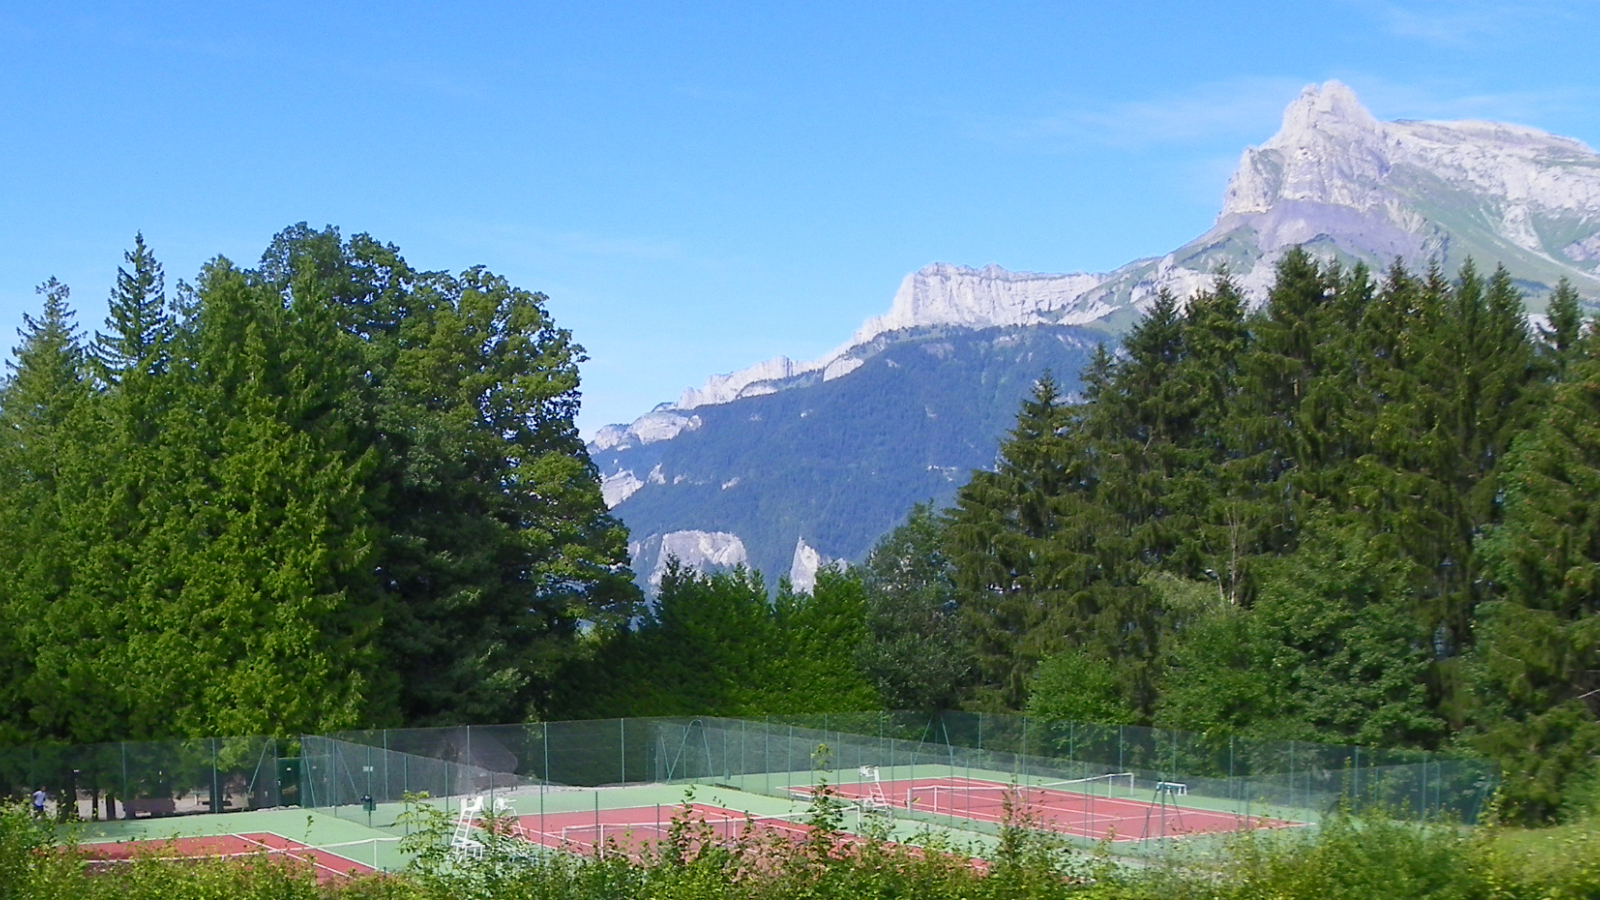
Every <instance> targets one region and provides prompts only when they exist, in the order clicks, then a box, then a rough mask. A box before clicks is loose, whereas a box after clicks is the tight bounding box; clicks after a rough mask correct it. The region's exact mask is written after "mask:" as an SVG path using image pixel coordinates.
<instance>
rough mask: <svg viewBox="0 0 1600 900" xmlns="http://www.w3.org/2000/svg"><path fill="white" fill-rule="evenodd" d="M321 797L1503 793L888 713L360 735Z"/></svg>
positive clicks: (1296, 755)
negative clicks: (935, 788) (644, 792)
mask: <svg viewBox="0 0 1600 900" xmlns="http://www.w3.org/2000/svg"><path fill="white" fill-rule="evenodd" d="M303 746H304V748H305V762H304V765H305V770H304V774H305V779H306V781H305V784H306V787H305V794H306V797H307V803H308V804H310V805H316V806H341V805H353V804H356V803H359V802H361V799H362V798H365V797H370V798H372V800H373V801H374V802H377V803H392V802H398V801H400V800H401V798H402V796H403V795H404V794H405V793H407V792H410V793H417V792H420V791H426V792H427V793H429V794H430V795H431V796H433V797H451V796H464V795H467V794H472V793H480V792H484V791H486V790H487V791H493V790H495V789H500V790H505V791H510V790H513V789H515V788H517V787H527V786H530V785H545V786H556V785H561V786H581V787H598V786H604V785H625V784H640V783H651V782H656V783H661V782H682V783H710V784H721V785H726V786H729V787H733V788H737V789H739V790H745V791H751V792H754V793H762V794H768V795H771V796H778V797H790V798H792V797H798V796H804V795H805V793H806V792H807V791H809V790H810V789H811V788H812V787H814V786H815V785H816V784H817V783H818V782H819V781H821V780H827V781H830V782H832V783H835V784H840V783H846V782H855V781H858V780H860V778H862V777H864V776H863V774H862V770H863V769H864V768H866V769H874V770H876V774H875V776H874V777H875V778H877V779H879V780H880V781H883V780H886V781H888V782H889V783H890V784H895V783H897V782H907V783H910V782H916V781H917V780H919V779H921V780H926V779H930V778H948V779H957V780H962V781H967V782H971V781H974V780H976V781H989V782H994V781H1000V782H1011V781H1015V782H1017V783H1019V784H1039V783H1041V782H1049V781H1058V780H1066V779H1077V778H1085V777H1090V776H1097V775H1111V774H1117V775H1123V774H1126V775H1129V776H1131V777H1130V778H1128V779H1126V781H1125V782H1119V783H1127V784H1130V785H1132V787H1130V788H1129V793H1130V794H1135V795H1137V794H1139V793H1140V792H1141V791H1142V792H1143V794H1145V795H1148V796H1149V798H1150V799H1152V800H1155V799H1156V796H1155V795H1156V792H1157V791H1158V790H1160V791H1164V792H1166V793H1169V794H1179V795H1181V796H1182V797H1183V798H1184V799H1183V801H1182V802H1183V803H1185V804H1187V805H1191V806H1195V807H1199V808H1205V809H1211V810H1215V811H1221V812H1233V813H1237V814H1240V815H1262V814H1268V815H1279V816H1286V817H1291V818H1295V819H1296V820H1314V819H1315V818H1316V817H1318V816H1320V815H1321V814H1323V813H1325V812H1327V811H1329V810H1331V809H1333V808H1335V807H1336V806H1340V805H1344V806H1347V807H1381V808H1383V809H1386V810H1388V811H1390V812H1391V813H1392V814H1394V815H1398V816H1402V817H1414V818H1418V819H1430V820H1449V821H1461V822H1472V821H1476V820H1477V817H1478V816H1479V814H1480V813H1481V811H1482V809H1483V805H1484V804H1485V803H1486V802H1487V800H1488V797H1489V795H1490V793H1491V791H1492V789H1493V785H1494V773H1493V769H1492V767H1491V766H1489V765H1488V764H1487V763H1485V762H1484V761H1482V760H1478V759H1475V758H1470V757H1461V756H1447V755H1444V754H1436V753H1427V752H1422V751H1383V750H1373V749H1369V748H1363V747H1355V746H1333V745H1326V744H1315V743H1308V742H1301V741H1244V740H1240V739H1236V738H1228V737H1222V738H1207V737H1205V736H1203V735H1198V734H1193V733H1189V732H1180V731H1172V730H1163V729H1154V728H1140V727H1134V726H1097V725H1086V724H1081V723H1070V722H1043V721H1040V720H1036V719H1030V718H1027V717H1023V716H1005V715H990V714H977V713H943V714H938V715H926V714H912V713H896V712H874V713H859V714H832V715H817V716H771V717H765V718H762V719H724V718H715V717H708V716H703V717H697V718H655V719H600V720H588V721H574V722H541V723H532V724H526V725H498V726H473V727H470V728H468V727H462V728H448V729H397V730H387V731H366V732H347V733H342V734H337V735H330V736H328V737H326V738H305V739H303Z"/></svg>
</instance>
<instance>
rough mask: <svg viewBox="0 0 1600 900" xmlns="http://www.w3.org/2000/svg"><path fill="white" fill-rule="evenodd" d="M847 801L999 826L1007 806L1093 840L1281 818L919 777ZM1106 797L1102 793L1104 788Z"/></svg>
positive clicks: (1216, 830) (1270, 823)
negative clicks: (877, 799) (877, 802)
mask: <svg viewBox="0 0 1600 900" xmlns="http://www.w3.org/2000/svg"><path fill="white" fill-rule="evenodd" d="M833 790H834V792H835V793H837V794H838V795H839V796H840V797H843V798H846V799H850V800H868V799H871V798H874V797H881V800H883V801H885V802H887V803H888V804H889V805H891V806H894V807H897V808H901V809H911V810H916V811H920V812H927V813H934V814H936V815H946V816H955V817H958V818H963V819H971V820H974V821H978V822H992V823H999V822H1004V821H1005V820H1006V817H1007V809H1008V806H1009V808H1010V811H1011V812H1012V814H1013V815H1017V816H1021V817H1023V818H1025V819H1027V820H1028V821H1031V823H1032V824H1033V825H1034V827H1037V828H1042V829H1047V830H1050V831H1054V832H1057V833H1059V834H1066V835H1071V836H1073V837H1081V838H1088V839H1090V840H1096V841H1098V840H1111V841H1142V840H1145V839H1148V838H1159V837H1176V836H1182V835H1191V834H1222V833H1225V832H1230V831H1242V830H1244V829H1246V828H1283V827H1286V826H1289V825H1293V824H1295V823H1293V822H1286V821H1283V820H1280V819H1267V818H1261V817H1258V816H1240V815H1235V814H1233V813H1223V812H1215V811H1212V810H1205V809H1193V808H1191V807H1185V806H1177V805H1175V804H1174V803H1173V802H1172V799H1171V798H1169V799H1168V800H1167V803H1166V805H1165V806H1164V807H1163V805H1162V804H1161V803H1159V802H1156V801H1152V800H1129V799H1125V798H1120V797H1110V796H1105V795H1104V793H1102V795H1100V796H1096V795H1095V794H1094V793H1078V792H1073V791H1064V790H1051V789H1049V788H1038V787H1027V786H1021V785H1019V786H1015V787H1013V786H1012V785H1007V784H1001V783H999V782H996V781H982V780H977V779H966V778H918V779H906V780H901V781H885V782H883V783H882V784H881V785H879V784H875V783H872V782H862V783H859V784H839V785H834V788H833ZM1101 790H1102V791H1104V789H1103V788H1102V789H1101ZM880 791H881V794H880V793H879V792H880Z"/></svg>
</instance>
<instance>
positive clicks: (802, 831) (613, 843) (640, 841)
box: [514, 803, 811, 859]
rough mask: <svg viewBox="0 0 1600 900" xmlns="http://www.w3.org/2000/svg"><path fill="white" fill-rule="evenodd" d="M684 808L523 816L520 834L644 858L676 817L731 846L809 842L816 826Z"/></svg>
mask: <svg viewBox="0 0 1600 900" xmlns="http://www.w3.org/2000/svg"><path fill="white" fill-rule="evenodd" d="M685 810H686V808H685V807H684V806H682V805H678V806H667V807H663V806H638V807H631V808H625V809H597V810H594V811H582V812H565V813H547V814H545V815H542V816H540V815H525V816H518V817H517V830H516V831H514V833H515V834H517V835H518V836H520V837H522V838H523V839H525V840H527V841H530V842H532V843H534V844H538V845H539V846H542V847H548V848H550V849H552V850H561V851H563V852H567V853H578V854H582V855H595V854H598V853H602V852H607V851H613V850H615V851H620V852H623V853H626V854H628V856H629V857H631V858H634V859H640V858H643V857H644V856H646V855H647V854H649V853H650V852H652V851H654V850H655V849H657V848H658V847H660V845H661V844H662V843H663V842H665V841H666V840H668V839H669V838H670V837H671V835H672V829H673V820H674V819H675V818H678V819H683V820H684V823H685V824H684V828H685V832H686V833H687V834H691V835H694V836H695V837H694V838H693V840H699V839H700V836H703V837H704V838H705V839H708V840H710V841H712V842H715V843H718V844H723V845H731V844H733V843H735V842H738V841H740V840H745V839H752V838H756V839H760V838H780V839H784V840H790V841H799V840H803V839H804V838H805V836H806V835H807V834H808V833H809V832H810V830H811V829H810V827H809V826H808V825H806V824H805V823H804V822H803V821H802V820H803V819H804V817H805V814H803V813H794V814H784V815H766V816H757V815H752V814H750V813H746V812H741V811H739V810H735V809H729V808H727V807H722V806H712V805H709V804H705V803H691V804H689V805H688V806H687V812H688V815H687V816H685V815H684V813H685Z"/></svg>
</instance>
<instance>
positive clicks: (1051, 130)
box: [986, 77, 1307, 150]
mask: <svg viewBox="0 0 1600 900" xmlns="http://www.w3.org/2000/svg"><path fill="white" fill-rule="evenodd" d="M1306 84H1307V82H1306V81H1305V80H1304V79H1299V78H1282V77H1243V78H1233V79H1228V80H1226V81H1214V82H1209V83H1206V84H1202V85H1199V86H1197V87H1195V88H1194V89H1193V90H1189V91H1185V92H1183V93H1180V94H1168V95H1166V96H1162V97H1154V98H1150V99H1144V100H1130V101H1121V102H1113V103H1100V104H1085V105H1082V106H1068V107H1067V108H1064V109H1060V110H1057V111H1055V112H1052V113H1048V114H1044V115H1040V116H1037V117H1034V118H1030V119H1023V120H1014V121H1011V122H1008V123H999V124H997V125H995V127H993V128H992V129H991V130H990V131H988V132H987V133H986V136H987V137H989V138H991V139H998V140H1000V141H1002V142H1004V143H1008V144H1014V145H1019V146H1025V147H1032V148H1034V149H1043V150H1071V149H1076V148H1080V147H1120V148H1128V149H1132V148H1143V147H1152V146H1160V145H1168V144H1192V143H1196V142H1201V141H1209V140H1213V139H1218V138H1227V139H1235V140H1243V141H1245V142H1255V141H1260V140H1265V139H1266V138H1267V137H1268V136H1269V135H1270V134H1271V133H1272V131H1273V130H1274V129H1275V127H1276V125H1277V123H1278V121H1279V118H1280V117H1281V116H1282V114H1283V108H1284V107H1285V106H1287V105H1288V103H1289V101H1291V100H1293V99H1294V97H1295V95H1296V94H1298V93H1299V92H1300V89H1301V88H1303V87H1305V85H1306ZM1250 136H1254V137H1250ZM1241 146H1242V144H1241Z"/></svg>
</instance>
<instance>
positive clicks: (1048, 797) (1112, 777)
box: [905, 772, 1134, 817]
mask: <svg viewBox="0 0 1600 900" xmlns="http://www.w3.org/2000/svg"><path fill="white" fill-rule="evenodd" d="M1133 790H1134V775H1133V773H1132V772H1116V773H1112V774H1106V775H1091V776H1089V777H1087V778H1069V779H1067V780H1065V781H1052V782H1047V783H1045V784H1009V785H1008V784H993V783H970V784H934V785H926V786H923V787H913V788H912V789H910V790H909V791H907V792H906V803H905V806H906V809H910V810H919V811H922V812H931V813H937V814H942V815H969V814H971V813H974V812H976V813H978V814H979V815H980V817H985V816H987V815H989V814H991V813H994V812H996V811H1000V810H1004V809H1005V808H1006V806H1007V805H1008V804H1009V805H1010V806H1011V807H1012V808H1014V809H1024V808H1034V809H1074V810H1078V809H1084V808H1086V807H1087V806H1088V805H1089V804H1090V803H1092V802H1093V801H1094V800H1095V799H1096V798H1099V797H1106V798H1126V797H1129V796H1131V795H1132V794H1133Z"/></svg>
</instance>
